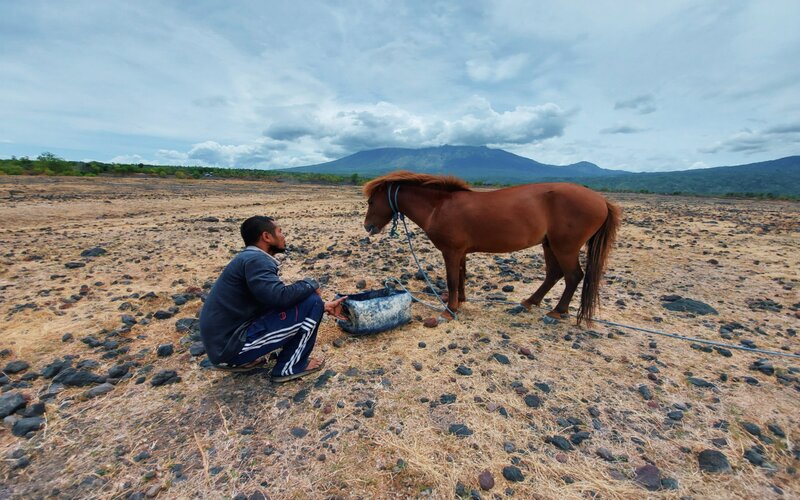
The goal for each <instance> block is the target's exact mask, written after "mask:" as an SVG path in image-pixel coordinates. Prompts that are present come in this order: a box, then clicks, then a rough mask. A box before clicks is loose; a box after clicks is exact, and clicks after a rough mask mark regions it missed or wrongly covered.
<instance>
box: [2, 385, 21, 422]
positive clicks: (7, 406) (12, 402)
mask: <svg viewBox="0 0 800 500" xmlns="http://www.w3.org/2000/svg"><path fill="white" fill-rule="evenodd" d="M26 404H27V401H25V397H24V396H23V395H22V393H20V392H17V391H12V392H7V393H5V394H3V395H2V396H0V418H5V417H7V416H9V415H11V414H12V413H14V412H15V411H17V410H19V409H20V408H24V407H25V405H26Z"/></svg>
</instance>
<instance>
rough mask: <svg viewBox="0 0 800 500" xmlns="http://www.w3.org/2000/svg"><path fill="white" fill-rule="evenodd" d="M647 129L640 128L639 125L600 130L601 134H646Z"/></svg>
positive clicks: (616, 126)
mask: <svg viewBox="0 0 800 500" xmlns="http://www.w3.org/2000/svg"><path fill="white" fill-rule="evenodd" d="M646 130H648V129H646V128H644V127H639V126H637V125H615V126H613V127H607V128H604V129H600V133H601V134H638V133H639V132H645V131H646Z"/></svg>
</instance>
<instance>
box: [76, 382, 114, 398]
mask: <svg viewBox="0 0 800 500" xmlns="http://www.w3.org/2000/svg"><path fill="white" fill-rule="evenodd" d="M113 390H114V386H113V385H111V384H109V383H108V382H105V383H103V384H100V385H98V386H96V387H92V388H91V389H89V390H88V391H86V392H84V393H83V396H84V397H85V398H86V399H92V398H95V397H97V396H102V395H103V394H107V393H109V392H111V391H113Z"/></svg>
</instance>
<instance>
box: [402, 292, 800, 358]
mask: <svg viewBox="0 0 800 500" xmlns="http://www.w3.org/2000/svg"><path fill="white" fill-rule="evenodd" d="M393 279H394V278H393ZM394 280H395V281H398V280H396V279H394ZM401 286H402V285H401ZM404 289H405V287H404ZM405 290H406V291H408V290H407V289H405ZM409 293H410V292H409ZM418 293H424V294H426V295H430V293H429V292H418ZM412 297H413V295H412ZM467 302H488V303H490V304H510V305H516V306H519V305H520V304H519V303H517V302H509V301H507V300H492V299H467ZM520 307H522V306H520ZM535 307H538V308H539V309H544V308H542V307H540V306H535ZM570 317H574V316H573V315H570ZM592 321H594V322H596V323H602V324H604V325H608V326H616V327H619V328H627V329H628V330H633V331H637V332H644V333H652V334H653V335H661V336H664V337H669V338H673V339H678V340H686V341H689V342H697V343H699V344H708V345H713V346H716V347H723V348H726V349H736V350H739V351H745V352H750V353H754V354H763V355H766V356H782V357H785V358H793V359H800V355H798V354H792V353H789V352H780V351H768V350H766V349H758V348H755V347H745V346H741V345H735V344H726V343H725V342H717V341H714V340H706V339H699V338H697V337H687V336H685V335H678V334H677V333H669V332H662V331H659V330H652V329H649V328H641V327H638V326H631V325H626V324H623V323H615V322H613V321H606V320H602V319H593V320H592Z"/></svg>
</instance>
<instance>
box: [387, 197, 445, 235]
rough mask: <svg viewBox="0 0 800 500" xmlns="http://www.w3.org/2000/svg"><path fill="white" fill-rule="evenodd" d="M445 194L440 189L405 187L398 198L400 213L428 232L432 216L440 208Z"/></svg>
mask: <svg viewBox="0 0 800 500" xmlns="http://www.w3.org/2000/svg"><path fill="white" fill-rule="evenodd" d="M445 194H446V193H444V192H443V191H440V190H438V189H431V188H424V187H420V186H403V188H402V189H401V190H400V196H399V197H398V205H400V207H399V208H400V211H401V212H403V213H404V214H405V216H406V217H408V218H409V219H411V220H412V221H414V224H416V225H418V226H419V227H420V228H421V229H422V230H423V231H427V230H428V226H429V225H430V222H431V215H432V214H433V212H434V210H435V209H436V207H437V206H439V205H440V204H441V203H442V201H443V199H444V197H445Z"/></svg>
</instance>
